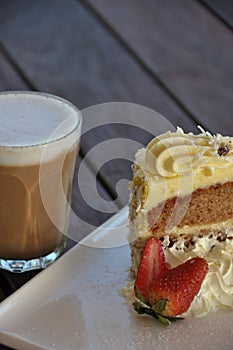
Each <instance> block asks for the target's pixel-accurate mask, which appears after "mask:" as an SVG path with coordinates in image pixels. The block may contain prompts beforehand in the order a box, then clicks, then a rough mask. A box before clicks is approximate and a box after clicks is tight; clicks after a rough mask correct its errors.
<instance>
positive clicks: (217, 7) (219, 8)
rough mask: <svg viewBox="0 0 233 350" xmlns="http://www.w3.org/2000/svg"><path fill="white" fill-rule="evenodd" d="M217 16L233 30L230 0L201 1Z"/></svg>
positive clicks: (232, 6) (232, 12)
mask: <svg viewBox="0 0 233 350" xmlns="http://www.w3.org/2000/svg"><path fill="white" fill-rule="evenodd" d="M201 2H202V3H203V4H205V5H207V6H208V8H209V9H211V10H212V11H213V12H214V13H215V14H216V15H217V16H219V17H220V18H221V19H223V20H224V21H225V22H226V23H227V24H228V25H229V26H230V27H231V28H233V3H232V0H221V1H219V0H201Z"/></svg>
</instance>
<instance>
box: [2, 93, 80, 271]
mask: <svg viewBox="0 0 233 350" xmlns="http://www.w3.org/2000/svg"><path fill="white" fill-rule="evenodd" d="M81 124H82V117H81V114H80V112H79V111H78V109H77V108H76V107H75V106H73V105H72V104H71V103H70V102H68V101H66V100H64V99H61V98H59V97H56V96H53V95H49V94H44V93H36V92H26V91H17V92H3V93H0V268H2V269H6V270H9V271H11V272H24V271H29V270H34V269H40V268H45V267H46V266H48V265H49V264H51V263H52V262H53V261H55V260H56V259H57V257H58V256H60V255H61V254H62V253H63V252H64V249H65V242H66V240H65V235H66V233H67V230H68V223H69V213H70V199H71V193H72V181H73V174H74V168H75V163H76V158H77V154H78V150H79V143H80V135H81Z"/></svg>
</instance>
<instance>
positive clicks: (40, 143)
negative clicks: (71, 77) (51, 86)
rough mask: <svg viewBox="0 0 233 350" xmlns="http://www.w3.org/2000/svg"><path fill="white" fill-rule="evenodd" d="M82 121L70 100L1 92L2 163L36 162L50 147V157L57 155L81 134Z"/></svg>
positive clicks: (49, 96)
mask: <svg viewBox="0 0 233 350" xmlns="http://www.w3.org/2000/svg"><path fill="white" fill-rule="evenodd" d="M80 124H81V116H80V113H79V111H78V110H77V109H76V108H75V107H74V106H73V105H72V104H70V103H69V102H68V101H66V100H63V99H60V98H57V97H55V96H52V95H47V94H40V93H30V92H9V93H0V165H9V166H11V165H30V164H34V163H36V162H38V161H40V158H41V156H42V154H43V152H44V151H46V149H48V148H49V150H48V152H47V154H46V158H49V157H54V156H56V154H59V153H60V152H61V151H63V150H65V149H66V148H67V147H68V148H69V147H70V146H71V145H72V144H73V143H74V142H75V141H77V139H78V138H79V137H80V127H79V126H80ZM66 135H67V136H66ZM58 141H59V142H58ZM47 160H49V159H47Z"/></svg>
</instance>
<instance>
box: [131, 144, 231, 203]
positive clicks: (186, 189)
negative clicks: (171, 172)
mask: <svg viewBox="0 0 233 350" xmlns="http://www.w3.org/2000/svg"><path fill="white" fill-rule="evenodd" d="M145 154H146V150H145V149H141V150H140V151H138V153H137V154H136V159H135V163H136V164H137V165H138V166H139V167H140V169H138V170H136V171H135V173H134V175H136V176H140V177H144V178H145V181H146V182H147V184H148V196H147V199H146V202H145V206H144V208H145V209H146V210H150V209H152V208H154V207H156V206H157V205H158V204H159V203H161V202H164V201H166V200H167V199H170V198H173V197H177V196H179V197H182V196H187V195H189V194H191V193H192V192H193V191H195V190H197V189H199V188H201V189H203V188H207V187H210V186H212V185H215V184H217V183H225V182H232V181H233V171H232V163H231V162H224V163H222V166H223V167H216V166H214V165H208V166H207V165H205V166H203V167H202V166H200V167H198V168H194V169H192V171H190V172H187V173H185V174H182V175H179V176H174V177H163V176H160V175H158V174H157V175H151V174H150V173H149V172H148V171H147V170H146V168H145ZM218 165H220V163H218ZM142 169H144V170H142Z"/></svg>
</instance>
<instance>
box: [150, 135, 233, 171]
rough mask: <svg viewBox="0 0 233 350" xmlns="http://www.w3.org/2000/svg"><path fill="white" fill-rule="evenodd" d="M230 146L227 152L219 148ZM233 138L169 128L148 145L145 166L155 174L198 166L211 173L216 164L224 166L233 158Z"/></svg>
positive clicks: (187, 169) (191, 168)
mask: <svg viewBox="0 0 233 350" xmlns="http://www.w3.org/2000/svg"><path fill="white" fill-rule="evenodd" d="M221 147H226V154H224V155H220V154H219V149H220V148H221ZM232 150H233V148H232V140H231V139H230V138H229V137H223V136H221V135H219V134H217V135H216V136H212V135H210V134H209V133H208V132H202V133H201V134H198V135H193V134H192V133H189V134H184V132H183V131H182V129H180V128H178V129H177V132H176V133H172V132H167V133H165V134H163V135H160V136H158V137H155V138H154V139H153V140H152V141H151V142H150V143H149V144H148V146H147V148H146V157H145V166H146V168H147V169H148V171H149V172H150V173H151V174H152V175H159V176H162V177H174V176H177V175H182V174H186V173H188V172H192V171H193V169H195V168H197V167H203V168H206V172H207V173H208V172H210V173H211V171H212V170H211V169H212V168H213V167H214V166H217V167H220V168H221V167H224V166H227V165H228V164H229V162H232V161H233V160H232V157H229V156H230V155H231V156H232Z"/></svg>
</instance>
